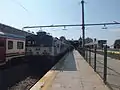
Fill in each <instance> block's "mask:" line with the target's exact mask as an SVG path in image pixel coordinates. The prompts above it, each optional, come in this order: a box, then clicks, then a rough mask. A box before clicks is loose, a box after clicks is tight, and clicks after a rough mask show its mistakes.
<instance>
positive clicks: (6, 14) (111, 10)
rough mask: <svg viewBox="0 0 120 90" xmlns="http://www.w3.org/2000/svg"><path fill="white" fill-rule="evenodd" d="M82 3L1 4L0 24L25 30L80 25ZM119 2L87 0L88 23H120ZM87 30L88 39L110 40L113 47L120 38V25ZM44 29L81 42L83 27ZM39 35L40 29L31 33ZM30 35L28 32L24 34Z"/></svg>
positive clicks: (8, 0) (33, 0)
mask: <svg viewBox="0 0 120 90" xmlns="http://www.w3.org/2000/svg"><path fill="white" fill-rule="evenodd" d="M80 1H81V0H1V3H0V23H3V24H6V25H9V26H13V27H15V28H18V29H22V27H24V26H36V25H52V24H53V25H56V24H81V4H80ZM119 8H120V0H85V23H86V24H87V23H103V22H113V21H117V22H120V10H119ZM102 27H103V26H92V27H86V30H85V36H86V37H91V38H97V39H107V40H108V44H110V45H112V44H113V43H114V40H115V39H119V38H120V34H119V33H120V25H114V26H107V27H108V29H104V30H103V29H102ZM62 29H63V28H42V30H43V31H47V32H49V33H50V34H51V35H53V36H55V37H60V36H65V37H66V38H67V39H72V38H73V39H78V38H79V37H80V36H82V30H81V27H66V29H67V30H62ZM29 30H31V31H34V32H37V31H39V30H40V29H29ZM25 31H27V30H25Z"/></svg>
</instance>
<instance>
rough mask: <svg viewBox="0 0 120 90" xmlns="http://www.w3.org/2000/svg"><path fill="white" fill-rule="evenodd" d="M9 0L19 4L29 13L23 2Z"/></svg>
mask: <svg viewBox="0 0 120 90" xmlns="http://www.w3.org/2000/svg"><path fill="white" fill-rule="evenodd" d="M11 1H14V2H15V3H16V4H17V5H19V6H20V7H21V8H23V9H24V10H25V11H26V12H28V13H29V11H28V9H27V8H26V7H25V6H24V5H23V4H21V3H20V2H19V1H18V0H11Z"/></svg>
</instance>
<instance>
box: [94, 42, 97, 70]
mask: <svg viewBox="0 0 120 90" xmlns="http://www.w3.org/2000/svg"><path fill="white" fill-rule="evenodd" d="M96 49H97V45H96V44H95V47H94V71H95V72H96Z"/></svg>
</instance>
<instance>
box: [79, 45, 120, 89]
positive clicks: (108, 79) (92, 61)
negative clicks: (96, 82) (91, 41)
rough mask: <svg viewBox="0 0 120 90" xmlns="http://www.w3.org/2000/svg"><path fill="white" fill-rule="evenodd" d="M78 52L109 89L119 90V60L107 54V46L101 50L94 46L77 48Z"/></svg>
mask: <svg viewBox="0 0 120 90" xmlns="http://www.w3.org/2000/svg"><path fill="white" fill-rule="evenodd" d="M78 51H79V52H80V54H81V55H83V56H84V58H85V60H86V61H87V62H88V63H89V65H90V66H91V67H92V68H93V69H94V71H95V72H96V73H98V74H99V75H100V77H101V78H102V79H103V81H104V83H105V84H107V85H108V86H109V87H110V89H112V90H120V60H118V59H115V58H112V57H113V56H112V55H111V54H109V53H108V52H109V51H110V50H109V49H108V48H107V45H105V46H104V48H103V49H98V48H97V45H94V46H93V47H86V48H84V49H83V48H79V49H78ZM83 51H84V52H85V55H84V54H83ZM114 55H115V54H114Z"/></svg>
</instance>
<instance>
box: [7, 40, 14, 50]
mask: <svg viewBox="0 0 120 90" xmlns="http://www.w3.org/2000/svg"><path fill="white" fill-rule="evenodd" d="M8 49H13V41H8Z"/></svg>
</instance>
